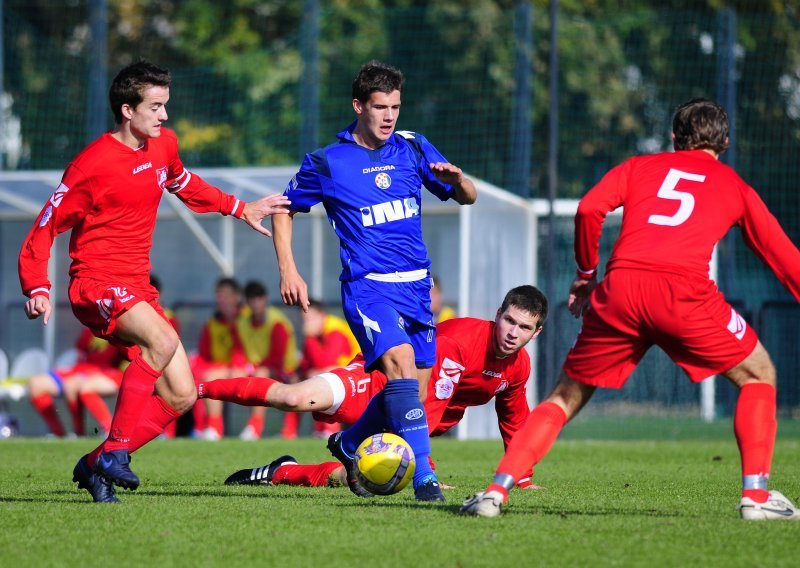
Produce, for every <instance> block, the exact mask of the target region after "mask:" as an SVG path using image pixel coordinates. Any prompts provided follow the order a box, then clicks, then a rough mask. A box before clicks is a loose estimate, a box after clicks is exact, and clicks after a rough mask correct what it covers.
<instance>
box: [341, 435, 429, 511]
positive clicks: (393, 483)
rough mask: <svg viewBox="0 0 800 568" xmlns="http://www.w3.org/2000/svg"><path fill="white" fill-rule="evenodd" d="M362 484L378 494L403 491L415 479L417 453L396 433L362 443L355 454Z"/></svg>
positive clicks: (379, 436)
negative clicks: (415, 454) (415, 455)
mask: <svg viewBox="0 0 800 568" xmlns="http://www.w3.org/2000/svg"><path fill="white" fill-rule="evenodd" d="M355 460H356V474H357V476H358V481H359V482H360V483H361V485H362V486H364V488H365V489H366V490H367V491H370V492H371V493H374V494H376V495H391V494H392V493H397V492H398V491H402V490H403V488H404V487H405V486H406V485H408V482H409V481H411V478H412V477H414V470H415V469H416V467H417V462H416V460H415V459H414V451H413V450H412V449H411V446H409V445H408V442H406V441H405V440H404V439H403V438H401V437H400V436H397V435H395V434H389V433H388V432H387V433H383V434H374V435H372V436H370V437H369V438H367V439H366V440H364V441H363V442H361V445H360V446H358V449H357V450H356V455H355Z"/></svg>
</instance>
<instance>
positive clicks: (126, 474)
mask: <svg viewBox="0 0 800 568" xmlns="http://www.w3.org/2000/svg"><path fill="white" fill-rule="evenodd" d="M130 463H131V456H130V454H128V450H111V451H110V452H102V453H101V454H100V455H99V456H98V457H97V464H95V466H94V471H95V473H96V474H97V475H98V476H100V477H103V478H105V479H107V480H108V481H110V482H111V483H113V484H114V485H118V486H120V487H122V488H124V489H131V490H135V489H136V488H137V487H139V476H137V475H136V474H135V473H133V472H132V471H131V468H130V466H129V465H128V464H130Z"/></svg>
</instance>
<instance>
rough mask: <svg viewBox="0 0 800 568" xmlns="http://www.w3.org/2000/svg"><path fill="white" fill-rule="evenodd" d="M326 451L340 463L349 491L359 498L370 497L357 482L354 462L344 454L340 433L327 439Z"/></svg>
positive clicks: (370, 494)
mask: <svg viewBox="0 0 800 568" xmlns="http://www.w3.org/2000/svg"><path fill="white" fill-rule="evenodd" d="M328 450H329V451H330V452H331V454H332V455H333V457H335V458H336V459H337V460H339V461H340V462H342V465H343V466H344V470H345V473H346V475H347V487H348V488H349V489H350V491H352V492H353V493H355V494H356V495H358V496H359V497H372V493H370V492H369V491H367V490H366V489H364V487H363V486H362V485H361V484H360V483H359V482H358V476H357V475H356V462H355V460H354V459H353V458H351V457H350V456H348V455H347V454H346V453H345V451H344V448H342V433H341V432H337V433H336V434H332V435H331V437H330V438H328Z"/></svg>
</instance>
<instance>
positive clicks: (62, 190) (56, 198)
mask: <svg viewBox="0 0 800 568" xmlns="http://www.w3.org/2000/svg"><path fill="white" fill-rule="evenodd" d="M68 191H69V188H68V187H67V186H66V185H64V184H63V183H62V184H59V186H58V187H57V188H56V190H55V191H54V192H53V195H52V196H51V197H50V203H52V204H53V207H58V206H59V205H61V200H62V199H64V196H65V195H66V194H67V192H68Z"/></svg>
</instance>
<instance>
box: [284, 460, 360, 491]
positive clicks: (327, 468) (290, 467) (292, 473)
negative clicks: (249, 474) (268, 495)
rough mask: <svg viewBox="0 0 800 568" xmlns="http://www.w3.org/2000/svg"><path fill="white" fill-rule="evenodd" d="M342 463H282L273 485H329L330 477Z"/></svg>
mask: <svg viewBox="0 0 800 568" xmlns="http://www.w3.org/2000/svg"><path fill="white" fill-rule="evenodd" d="M340 467H344V466H342V464H341V463H339V462H338V461H337V462H325V463H320V464H314V465H300V464H287V465H282V466H281V467H279V468H278V469H277V470H275V473H274V474H273V475H272V484H273V485H302V486H303V487H327V486H328V478H329V477H330V476H331V474H332V473H333V472H334V471H336V470H337V469H338V468H340Z"/></svg>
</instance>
